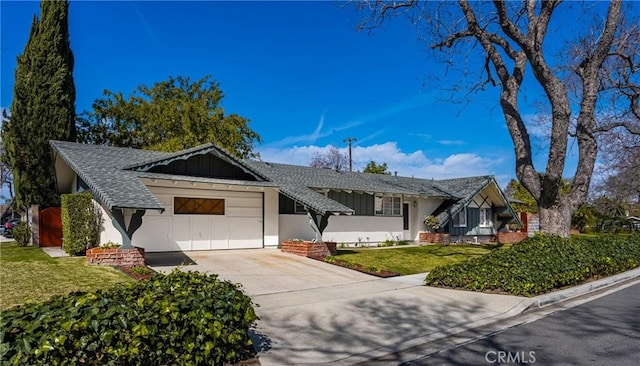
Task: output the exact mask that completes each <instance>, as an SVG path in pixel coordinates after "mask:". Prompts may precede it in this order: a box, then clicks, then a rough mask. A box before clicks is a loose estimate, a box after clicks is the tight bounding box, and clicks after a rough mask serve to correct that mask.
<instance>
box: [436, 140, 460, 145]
mask: <svg viewBox="0 0 640 366" xmlns="http://www.w3.org/2000/svg"><path fill="white" fill-rule="evenodd" d="M438 143H439V144H440V145H445V146H460V145H464V144H466V142H464V141H462V140H439V141H438Z"/></svg>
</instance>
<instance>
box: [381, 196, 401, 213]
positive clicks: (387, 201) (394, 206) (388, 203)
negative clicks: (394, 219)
mask: <svg viewBox="0 0 640 366" xmlns="http://www.w3.org/2000/svg"><path fill="white" fill-rule="evenodd" d="M401 208H402V200H401V198H400V197H381V196H376V199H375V211H376V215H380V216H400V215H401V214H402V210H401Z"/></svg>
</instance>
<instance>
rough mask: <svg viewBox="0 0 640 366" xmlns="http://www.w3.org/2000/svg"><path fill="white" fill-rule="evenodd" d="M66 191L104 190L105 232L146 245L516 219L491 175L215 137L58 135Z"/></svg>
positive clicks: (472, 235)
mask: <svg viewBox="0 0 640 366" xmlns="http://www.w3.org/2000/svg"><path fill="white" fill-rule="evenodd" d="M51 146H52V148H53V152H54V157H55V168H56V177H57V183H58V190H59V192H60V193H73V192H80V191H84V190H90V191H91V192H93V195H94V199H95V200H96V202H97V204H98V205H99V206H100V208H101V211H102V214H103V218H104V219H105V222H104V225H103V226H104V230H103V232H102V235H101V242H106V241H114V242H120V243H123V245H124V246H125V247H126V246H129V245H131V244H133V245H135V246H139V247H143V248H145V250H146V251H149V252H153V251H188V250H211V249H239V248H262V247H277V246H278V245H279V243H280V241H283V240H289V239H307V240H308V239H312V238H314V237H315V239H316V240H325V241H335V242H350V243H353V242H380V241H384V240H387V239H389V240H410V241H413V240H417V239H418V236H419V232H420V231H423V230H425V229H426V226H425V225H424V223H423V220H424V218H425V216H427V215H430V214H432V215H434V216H437V218H438V220H439V222H440V224H441V225H440V229H439V231H440V232H446V233H450V235H451V240H452V241H472V240H478V241H487V240H490V239H491V238H492V236H493V235H495V234H496V232H497V231H498V230H503V229H504V228H505V226H506V225H507V223H509V222H514V221H515V222H517V220H518V218H517V217H516V215H515V214H514V212H513V210H512V209H511V206H510V205H509V203H508V202H507V200H506V199H505V197H504V195H503V193H502V191H501V190H500V188H499V187H498V185H497V183H496V181H495V179H494V178H493V177H491V176H484V177H471V178H459V179H447V180H437V181H436V180H431V179H418V178H408V177H399V176H391V175H382V174H369V173H357V172H343V171H340V172H337V171H334V170H330V169H318V168H311V167H303V166H294V165H285V164H275V163H267V162H261V161H254V160H240V159H237V158H235V157H233V156H232V155H230V154H229V153H227V152H226V151H224V150H223V149H220V148H218V147H217V146H215V145H213V144H206V145H202V146H198V147H195V148H192V149H188V150H183V151H179V152H176V153H164V152H157V151H147V150H137V149H130V148H117V147H107V146H95V145H84V144H78V143H72V142H61V141H51Z"/></svg>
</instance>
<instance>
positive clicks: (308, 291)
mask: <svg viewBox="0 0 640 366" xmlns="http://www.w3.org/2000/svg"><path fill="white" fill-rule="evenodd" d="M146 258H147V262H148V264H149V265H150V266H151V267H152V268H154V269H155V270H158V271H162V272H168V271H171V270H172V269H173V268H175V267H176V266H177V265H178V264H180V263H185V265H183V266H182V269H183V270H197V271H202V272H207V273H217V274H219V276H220V278H223V279H226V280H230V281H232V282H237V283H241V284H243V287H244V289H245V292H246V293H247V294H248V295H250V296H251V297H252V299H253V301H254V302H255V303H256V304H259V307H258V308H257V309H256V311H257V313H258V315H259V316H260V320H259V321H258V323H257V326H256V327H255V329H253V330H252V339H253V341H254V347H255V348H256V350H257V351H258V356H259V359H260V362H261V364H262V365H263V366H267V365H278V366H280V365H303V364H323V363H330V364H334V365H352V364H356V363H359V362H364V363H366V362H368V360H370V359H372V358H375V357H380V356H383V355H388V354H393V353H394V352H397V351H400V350H405V349H407V348H411V347H414V346H417V345H420V344H422V343H425V342H428V341H430V340H433V339H438V338H441V337H443V336H445V335H450V334H455V333H457V332H460V331H462V330H465V329H468V328H469V327H471V326H479V325H482V324H486V323H487V322H491V321H495V319H496V317H500V316H507V315H509V314H514V313H518V312H519V311H521V310H522V309H521V307H522V304H523V301H525V300H526V299H524V298H520V297H515V296H504V295H488V294H483V293H474V292H468V291H456V290H448V289H439V288H432V287H426V286H423V285H422V284H423V279H424V274H418V275H412V276H402V277H394V278H389V279H380V278H377V277H373V276H369V275H365V274H362V273H359V272H355V271H351V270H348V269H345V268H341V267H337V266H334V265H331V264H327V263H323V262H320V261H316V260H313V259H308V258H303V257H299V256H295V255H292V254H286V253H281V252H280V251H279V250H277V249H257V250H231V251H208V252H189V253H188V254H183V253H162V254H160V253H157V254H156V253H147V254H146ZM398 361H399V360H394V359H391V360H390V362H388V363H386V362H383V363H382V364H390V365H397V364H398V363H401V362H398Z"/></svg>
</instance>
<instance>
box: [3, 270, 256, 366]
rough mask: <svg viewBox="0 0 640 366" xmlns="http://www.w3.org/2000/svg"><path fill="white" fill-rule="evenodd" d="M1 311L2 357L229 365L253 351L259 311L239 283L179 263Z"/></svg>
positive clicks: (8, 360) (6, 360)
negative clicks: (129, 280)
mask: <svg viewBox="0 0 640 366" xmlns="http://www.w3.org/2000/svg"><path fill="white" fill-rule="evenodd" d="M1 315H2V320H0V364H2V365H18V364H27V365H59V364H84V365H221V364H225V363H229V362H235V361H237V360H239V359H241V358H243V357H245V358H246V357H247V354H248V352H247V349H248V348H250V345H251V340H250V338H249V336H248V334H247V331H248V330H249V327H250V326H251V325H252V324H253V323H254V321H255V320H256V319H257V316H256V315H255V312H254V309H253V304H252V302H251V299H250V298H249V297H247V296H246V295H244V293H243V292H242V291H241V289H240V288H239V286H238V285H235V284H232V283H231V282H227V281H219V280H218V279H217V276H216V275H206V274H200V273H196V272H187V273H185V272H180V271H178V270H175V271H174V272H172V273H171V274H169V275H162V274H155V275H154V276H153V277H152V278H151V279H150V280H149V281H143V282H136V283H134V284H129V285H126V286H124V287H117V288H112V289H110V290H106V291H98V292H95V293H73V294H70V295H68V296H64V297H63V296H57V297H54V298H52V299H50V300H49V301H47V302H44V303H39V304H27V305H23V306H19V307H16V308H12V309H10V310H7V311H5V312H3V313H2V314H1Z"/></svg>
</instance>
